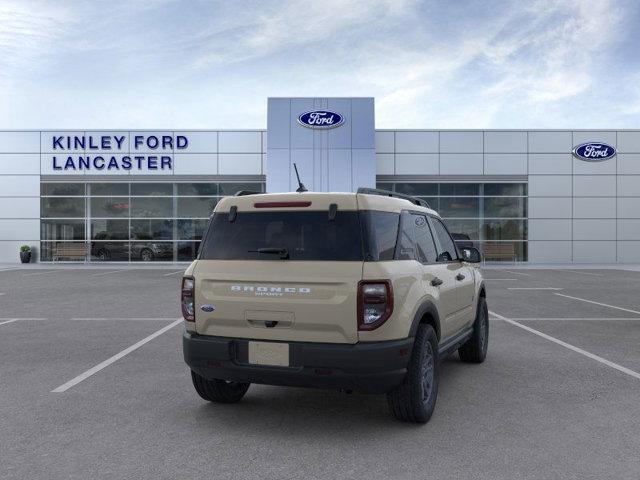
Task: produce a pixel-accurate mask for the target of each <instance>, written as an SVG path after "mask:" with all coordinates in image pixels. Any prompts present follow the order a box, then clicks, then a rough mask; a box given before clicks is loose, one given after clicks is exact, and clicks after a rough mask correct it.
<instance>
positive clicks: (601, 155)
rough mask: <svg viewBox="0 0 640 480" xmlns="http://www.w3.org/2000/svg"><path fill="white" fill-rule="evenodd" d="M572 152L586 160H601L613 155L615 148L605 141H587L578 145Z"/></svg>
mask: <svg viewBox="0 0 640 480" xmlns="http://www.w3.org/2000/svg"><path fill="white" fill-rule="evenodd" d="M573 154H574V155H575V156H576V157H578V158H580V159H582V160H585V161H587V162H602V161H604V160H608V159H610V158H611V157H613V156H615V154H616V149H615V148H613V147H612V146H611V145H607V144H606V143H601V142H589V143H582V144H580V145H578V146H577V147H576V148H574V149H573Z"/></svg>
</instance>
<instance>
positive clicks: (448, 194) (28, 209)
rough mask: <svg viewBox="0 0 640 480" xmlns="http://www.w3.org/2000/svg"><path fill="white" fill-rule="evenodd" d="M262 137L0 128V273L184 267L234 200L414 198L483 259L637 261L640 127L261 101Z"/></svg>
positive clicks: (351, 103)
mask: <svg viewBox="0 0 640 480" xmlns="http://www.w3.org/2000/svg"><path fill="white" fill-rule="evenodd" d="M267 103H268V105H267V108H268V111H267V117H268V120H267V129H266V130H197V131H192V130H158V131H149V130H129V129H124V130H100V131H97V130H60V131H32V130H29V131H0V262H2V263H6V262H10V263H13V262H18V261H19V254H18V252H19V249H20V246H21V245H29V246H31V248H32V249H33V252H34V255H33V260H32V261H34V260H35V261H40V262H54V261H55V262H58V261H60V262H67V261H77V262H137V261H155V262H183V261H190V260H191V259H192V258H194V256H195V255H196V253H197V251H198V247H199V243H200V239H201V238H202V234H203V231H204V229H205V227H206V225H207V220H208V217H209V216H210V214H211V212H212V210H213V208H214V206H215V205H216V202H217V201H218V200H219V199H220V198H221V197H222V196H225V195H233V194H234V193H235V192H237V191H238V190H255V191H266V192H283V191H293V190H295V189H296V187H297V182H296V179H295V173H294V171H293V164H294V163H295V164H297V166H298V169H299V171H300V175H301V177H302V180H303V182H304V183H305V185H306V186H307V188H308V189H309V190H314V191H356V190H357V189H358V187H378V188H382V189H385V190H394V191H396V192H400V193H405V194H411V195H414V196H418V197H421V198H424V199H425V200H427V201H428V202H429V204H430V205H431V206H432V207H433V208H434V209H436V210H438V212H439V213H440V214H441V215H442V217H443V218H445V220H446V223H447V225H448V226H449V229H450V231H451V232H452V233H455V234H458V235H456V238H457V239H460V240H462V241H471V242H473V243H474V244H475V245H477V246H478V247H479V248H480V249H481V250H482V251H483V252H484V253H485V258H486V261H490V262H494V261H495V262H525V263H531V264H548V263H576V264H580V263H588V264H603V263H606V264H611V263H640V130H598V131H594V130H414V129H411V130H388V129H384V130H379V129H378V130H377V129H375V107H374V99H373V98H270V99H268V102H267Z"/></svg>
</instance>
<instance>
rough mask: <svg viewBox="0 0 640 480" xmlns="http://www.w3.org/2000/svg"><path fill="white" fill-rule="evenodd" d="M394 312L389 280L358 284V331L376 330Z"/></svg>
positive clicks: (368, 281)
mask: <svg viewBox="0 0 640 480" xmlns="http://www.w3.org/2000/svg"><path fill="white" fill-rule="evenodd" d="M392 312H393V289H392V288H391V282H390V281H389V280H363V281H361V282H360V283H359V284H358V330H375V329H376V328H378V327H379V326H380V325H382V324H383V323H384V322H386V321H387V320H388V319H389V317H390V316H391V313H392Z"/></svg>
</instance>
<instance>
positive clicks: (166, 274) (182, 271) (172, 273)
mask: <svg viewBox="0 0 640 480" xmlns="http://www.w3.org/2000/svg"><path fill="white" fill-rule="evenodd" d="M176 273H184V270H178V271H177V272H171V273H165V274H164V275H162V276H163V277H168V276H169V275H175V274H176Z"/></svg>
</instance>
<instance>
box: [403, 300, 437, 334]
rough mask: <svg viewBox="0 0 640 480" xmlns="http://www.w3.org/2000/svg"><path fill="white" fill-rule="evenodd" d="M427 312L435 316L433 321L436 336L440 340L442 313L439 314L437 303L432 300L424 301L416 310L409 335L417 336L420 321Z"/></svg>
mask: <svg viewBox="0 0 640 480" xmlns="http://www.w3.org/2000/svg"><path fill="white" fill-rule="evenodd" d="M427 313H428V314H429V315H431V317H432V318H433V322H434V323H435V325H434V327H435V331H436V336H437V337H438V340H440V338H441V336H440V334H441V332H442V330H441V328H440V314H438V309H437V308H436V306H435V304H434V303H433V302H432V301H431V300H426V301H424V302H423V303H422V304H421V305H420V307H419V308H418V310H417V311H416V314H415V315H414V317H413V321H412V322H411V330H410V331H409V336H410V337H415V336H416V332H417V331H418V326H419V325H420V321H421V320H422V318H423V317H424V316H425V314H427Z"/></svg>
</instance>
